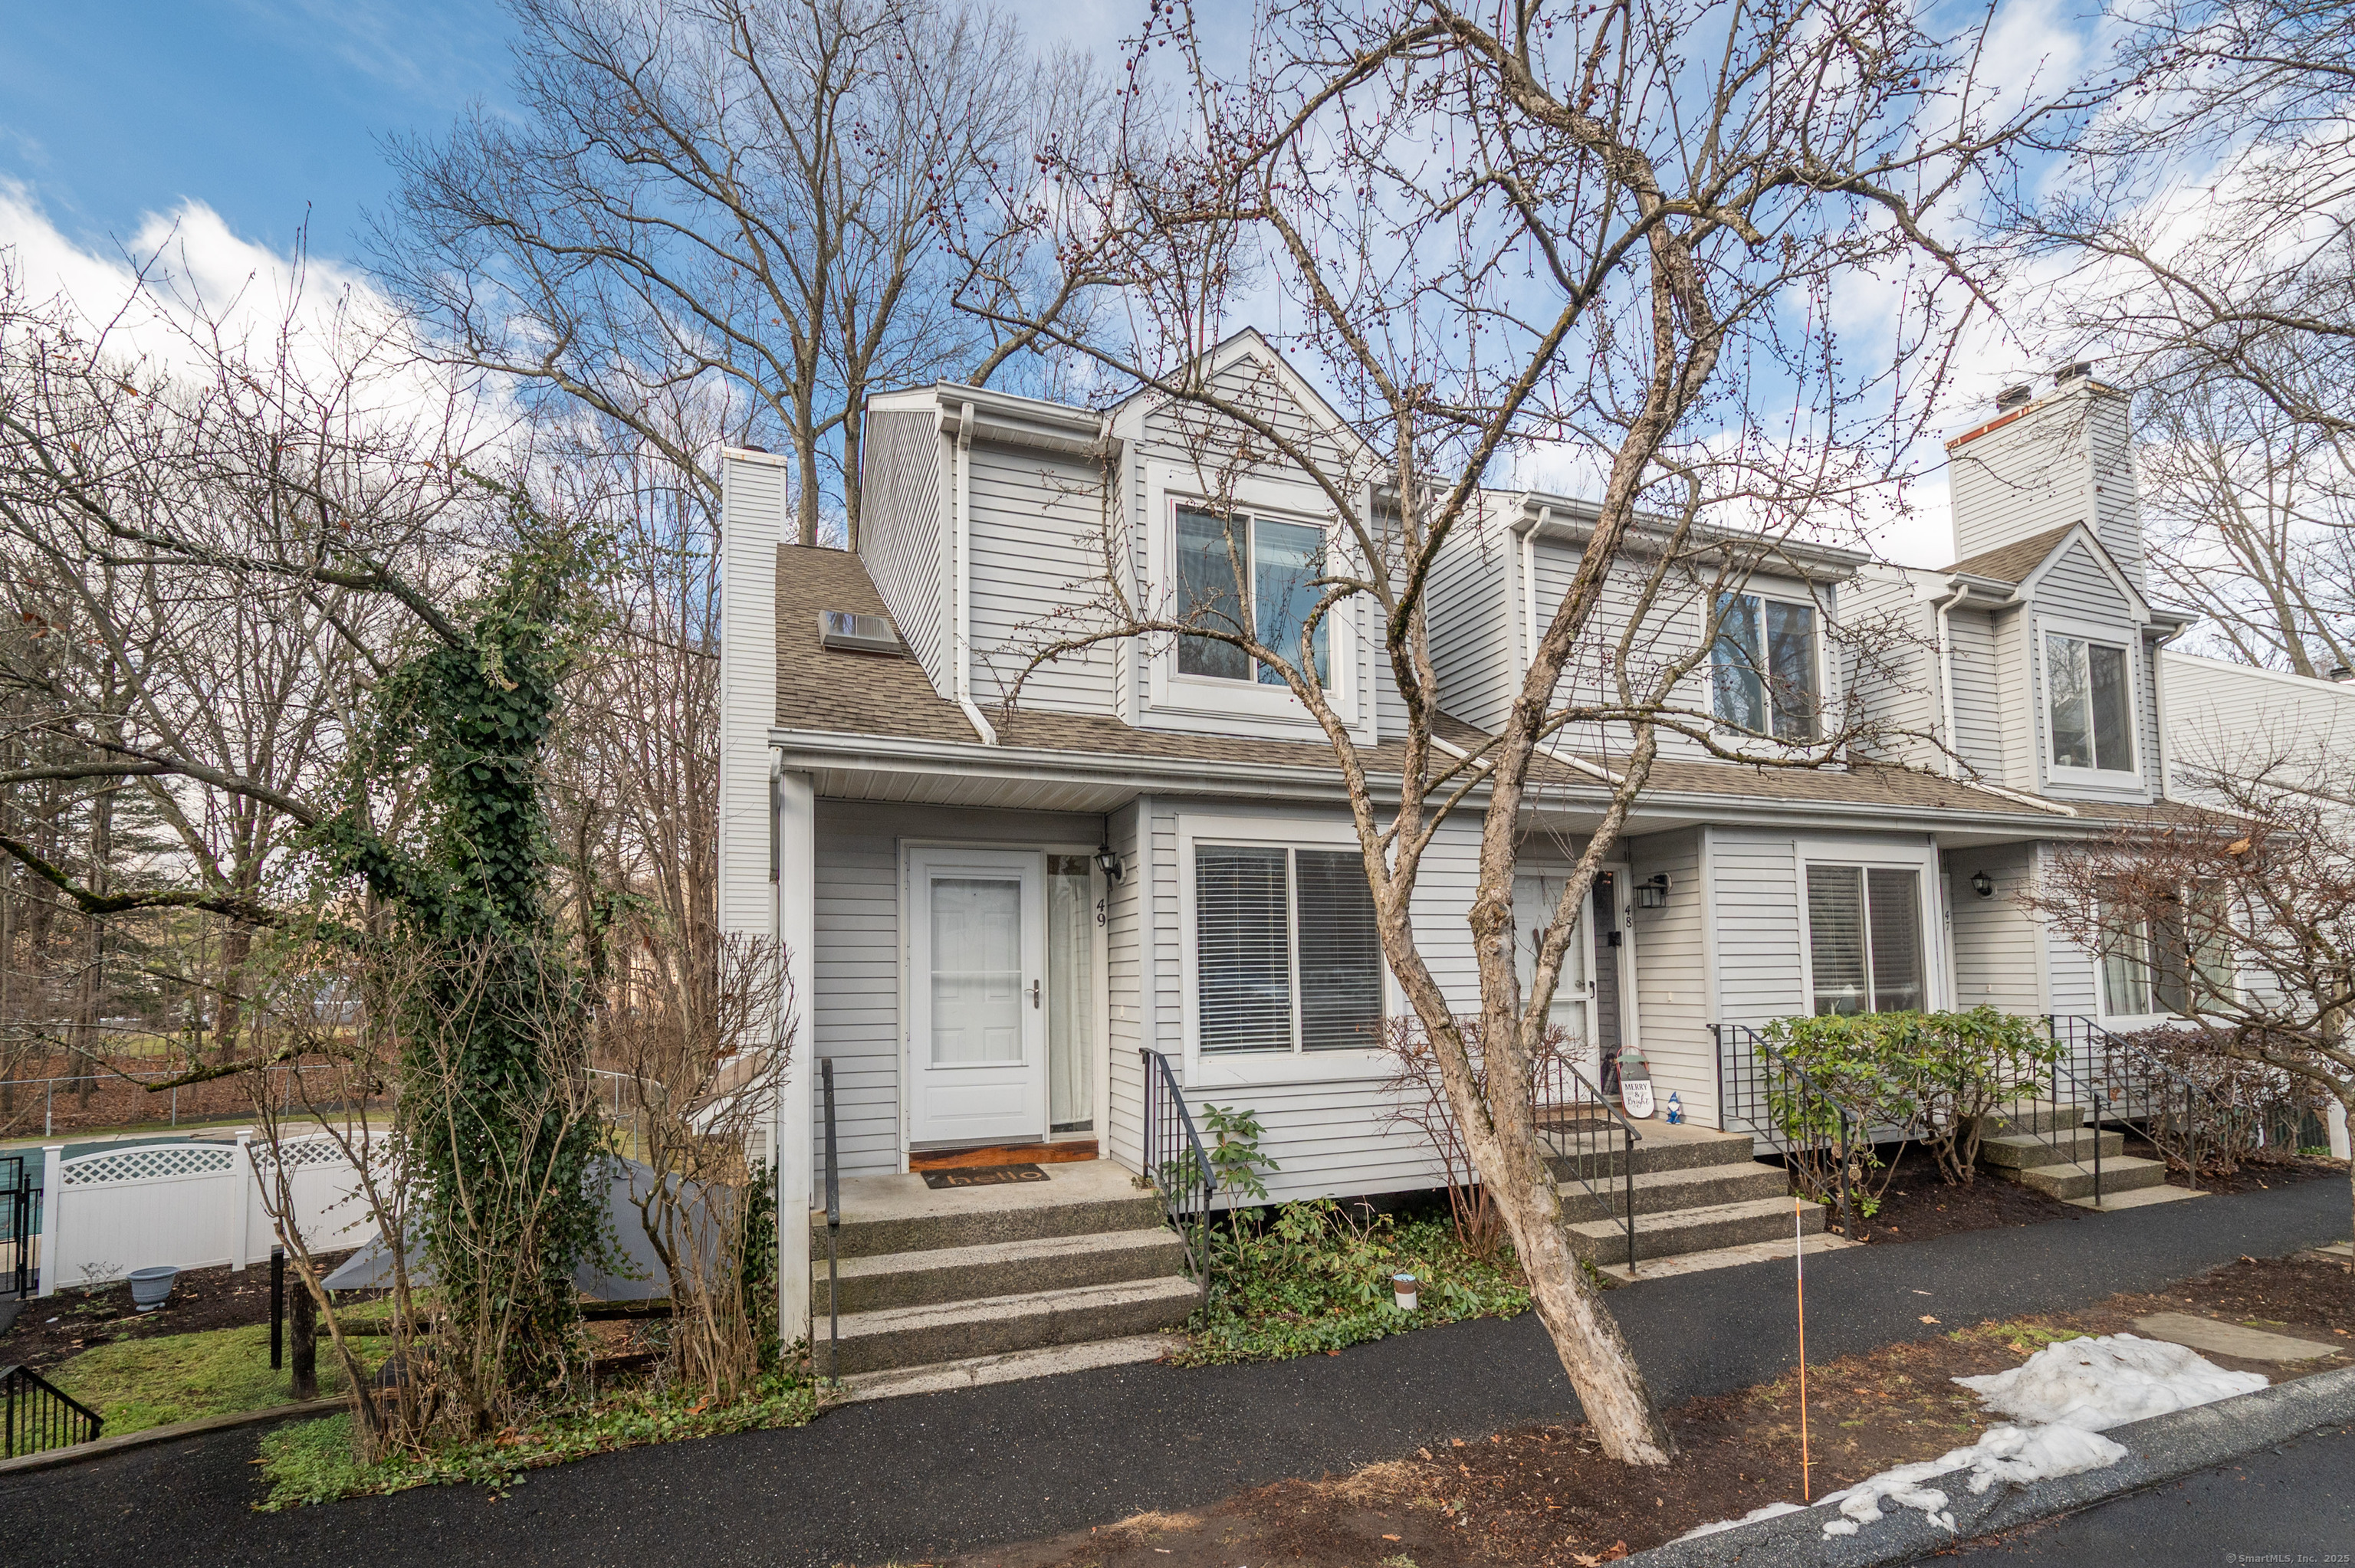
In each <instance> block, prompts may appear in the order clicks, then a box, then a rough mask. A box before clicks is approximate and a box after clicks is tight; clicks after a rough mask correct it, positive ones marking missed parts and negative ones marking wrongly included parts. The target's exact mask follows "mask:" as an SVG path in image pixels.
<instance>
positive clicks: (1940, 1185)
mask: <svg viewBox="0 0 2355 1568" xmlns="http://www.w3.org/2000/svg"><path fill="white" fill-rule="evenodd" d="M1826 1217H1827V1218H1828V1219H1830V1220H1832V1221H1833V1222H1834V1223H1835V1224H1837V1223H1838V1215H1836V1214H1830V1215H1827V1216H1826ZM2088 1217H2089V1211H2087V1210H2084V1209H2073V1208H2071V1207H2070V1206H2069V1205H2068V1204H2066V1203H2064V1202H2061V1201H2060V1200H2059V1199H2058V1198H2048V1197H2046V1196H2045V1195H2044V1194H2043V1193H2041V1192H2037V1191H2035V1190H2034V1189H2033V1188H2030V1187H2023V1186H2020V1185H2019V1183H2018V1182H2016V1181H2004V1180H2003V1179H2002V1178H2000V1177H1998V1176H1993V1175H1990V1174H1988V1173H1987V1171H1980V1172H1979V1173H1978V1175H1977V1177H1976V1178H1975V1179H1974V1180H1973V1181H1971V1183H1970V1185H1969V1186H1967V1187H1949V1186H1947V1185H1946V1184H1945V1182H1944V1181H1939V1180H1938V1171H1937V1168H1936V1167H1935V1166H1934V1165H1933V1164H1931V1162H1930V1160H1929V1159H1928V1158H1927V1157H1926V1156H1924V1157H1923V1159H1922V1160H1921V1161H1920V1163H1918V1164H1916V1163H1914V1162H1913V1161H1912V1160H1908V1161H1907V1162H1906V1163H1905V1164H1904V1165H1902V1166H1901V1167H1899V1169H1898V1173H1897V1177H1896V1179H1895V1180H1894V1181H1891V1182H1890V1184H1889V1190H1888V1191H1887V1192H1883V1193H1881V1208H1880V1210H1879V1211H1878V1212H1877V1213H1874V1214H1873V1216H1872V1217H1871V1218H1870V1219H1867V1218H1865V1217H1864V1216H1863V1215H1861V1214H1859V1215H1858V1216H1857V1221H1856V1232H1857V1234H1856V1239H1857V1240H1859V1241H1862V1242H1875V1243H1880V1242H1913V1241H1928V1240H1930V1239H1931V1238H1932V1237H1934V1236H1943V1235H1952V1234H1954V1233H1955V1232H1956V1231H1991V1230H1996V1229H1998V1228H2000V1227H2002V1226H2005V1225H2041V1224H2044V1223H2045V1222H2047V1221H2048V1220H2082V1219H2085V1218H2088Z"/></svg>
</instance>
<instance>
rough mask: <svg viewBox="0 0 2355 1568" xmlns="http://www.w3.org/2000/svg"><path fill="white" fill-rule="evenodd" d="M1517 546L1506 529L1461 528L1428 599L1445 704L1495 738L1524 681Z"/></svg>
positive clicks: (1435, 568) (1450, 543)
mask: <svg viewBox="0 0 2355 1568" xmlns="http://www.w3.org/2000/svg"><path fill="white" fill-rule="evenodd" d="M1518 548H1519V545H1518V541H1516V540H1515V539H1514V538H1513V536H1512V535H1511V534H1510V533H1509V532H1508V531H1507V530H1504V529H1501V528H1499V529H1493V530H1492V529H1488V528H1486V527H1472V526H1468V525H1467V526H1465V527H1464V528H1461V529H1458V530H1457V531H1456V532H1455V534H1454V535H1451V536H1450V537H1449V539H1448V541H1447V544H1446V546H1445V547H1444V548H1443V549H1442V550H1441V552H1440V556H1439V559H1438V561H1437V562H1436V563H1435V564H1434V566H1433V570H1432V574H1431V586H1430V588H1429V589H1428V591H1427V593H1426V595H1425V603H1426V604H1427V605H1428V606H1429V614H1430V620H1431V633H1432V655H1431V656H1432V663H1433V666H1434V667H1435V668H1436V669H1437V670H1438V673H1439V701H1440V706H1441V707H1443V708H1444V709H1445V710H1446V711H1447V712H1448V713H1449V714H1451V715H1454V716H1455V717H1456V718H1459V719H1462V720H1463V721H1464V722H1465V724H1468V725H1471V726H1475V727H1476V728H1479V729H1485V730H1488V731H1490V732H1492V733H1493V732H1495V731H1497V730H1500V729H1502V728H1503V727H1504V724H1505V715H1506V712H1507V710H1508V708H1509V707H1510V706H1511V705H1512V693H1513V688H1514V686H1515V685H1516V684H1517V679H1516V677H1517V675H1518V670H1517V668H1516V655H1515V649H1514V629H1515V624H1516V620H1517V618H1518V616H1519V615H1520V613H1521V611H1520V606H1519V605H1518V602H1517V601H1516V599H1515V598H1514V595H1513V593H1512V591H1511V584H1512V581H1513V578H1514V577H1515V575H1516V574H1515V573H1514V572H1513V571H1512V569H1511V565H1512V560H1513V557H1514V554H1515V552H1516V551H1517V550H1518Z"/></svg>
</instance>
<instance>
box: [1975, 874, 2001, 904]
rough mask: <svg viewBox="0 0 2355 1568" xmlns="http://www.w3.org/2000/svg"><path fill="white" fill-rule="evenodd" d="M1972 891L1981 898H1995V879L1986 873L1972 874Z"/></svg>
mask: <svg viewBox="0 0 2355 1568" xmlns="http://www.w3.org/2000/svg"><path fill="white" fill-rule="evenodd" d="M1971 891H1972V892H1973V893H1976V894H1977V895H1979V896H1980V897H1981V898H1993V897H1994V896H1995V878H1994V877H1992V876H1989V875H1988V874H1987V873H1986V872H1984V871H1975V872H1973V873H1971Z"/></svg>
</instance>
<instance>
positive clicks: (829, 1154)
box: [817, 1056, 842, 1377]
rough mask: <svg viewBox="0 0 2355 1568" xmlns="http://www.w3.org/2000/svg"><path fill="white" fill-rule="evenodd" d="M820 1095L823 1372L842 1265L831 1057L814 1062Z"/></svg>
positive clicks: (838, 1320) (829, 1367)
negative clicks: (823, 1113) (823, 1127)
mask: <svg viewBox="0 0 2355 1568" xmlns="http://www.w3.org/2000/svg"><path fill="white" fill-rule="evenodd" d="M817 1078H818V1084H819V1086H820V1092H821V1097H823V1098H824V1100H825V1102H826V1376H828V1377H833V1376H834V1375H835V1374H836V1370H837V1366H838V1364H839V1358H840V1355H841V1351H840V1349H839V1346H840V1343H841V1340H842V1268H841V1265H840V1263H839V1261H838V1260H837V1257H836V1255H835V1245H836V1240H837V1237H838V1236H839V1234H841V1231H842V1160H841V1159H840V1158H839V1157H838V1156H837V1154H836V1152H835V1143H834V1058H833V1057H831V1056H821V1057H819V1058H818V1062H817Z"/></svg>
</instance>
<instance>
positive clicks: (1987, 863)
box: [1945, 844, 2045, 1018]
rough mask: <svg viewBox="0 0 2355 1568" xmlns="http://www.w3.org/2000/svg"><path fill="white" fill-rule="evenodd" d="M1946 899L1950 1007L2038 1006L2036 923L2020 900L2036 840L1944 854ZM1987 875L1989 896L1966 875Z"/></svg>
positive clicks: (2031, 1009)
mask: <svg viewBox="0 0 2355 1568" xmlns="http://www.w3.org/2000/svg"><path fill="white" fill-rule="evenodd" d="M2035 867H2036V846H2035V845H2033V844H1998V845H1994V846H1991V847H1988V848H1986V849H1956V850H1949V851H1947V852H1946V854H1945V872H1946V882H1947V897H1948V900H1949V906H1950V908H1951V909H1952V911H1953V942H1954V953H1955V1006H1956V1007H1958V1008H1972V1007H1979V1006H1987V1007H1996V1008H2000V1009H2001V1010H2003V1011H2004V1012H2016V1013H2019V1014H2021V1015H2023V1016H2026V1017H2030V1018H2032V1017H2035V1016H2036V1015H2037V1014H2039V1013H2041V1012H2044V1011H2045V1006H2044V981H2043V972H2042V967H2041V965H2040V964H2039V963H2038V961H2037V949H2038V948H2039V947H2040V945H2041V943H2042V942H2043V939H2044V928H2043V924H2042V922H2041V921H2040V920H2038V919H2037V918H2036V916H2034V915H2033V914H2031V913H2030V911H2029V910H2028V909H2027V908H2026V907H2025V906H2023V905H2022V904H2021V903H2020V898H2021V895H2023V894H2026V893H2027V892H2029V891H2030V887H2031V886H2032V884H2033V879H2034V874H2035ZM1982 871H1983V872H1985V873H1987V876H1988V878H1989V879H1990V880H1991V881H1993V882H1994V884H1995V892H1994V894H1993V895H1991V896H1989V897H1986V898H1981V897H1980V896H1979V895H1977V893H1975V892H1973V891H1972V890H1971V878H1972V876H1973V875H1974V874H1977V873H1979V872H1982Z"/></svg>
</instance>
